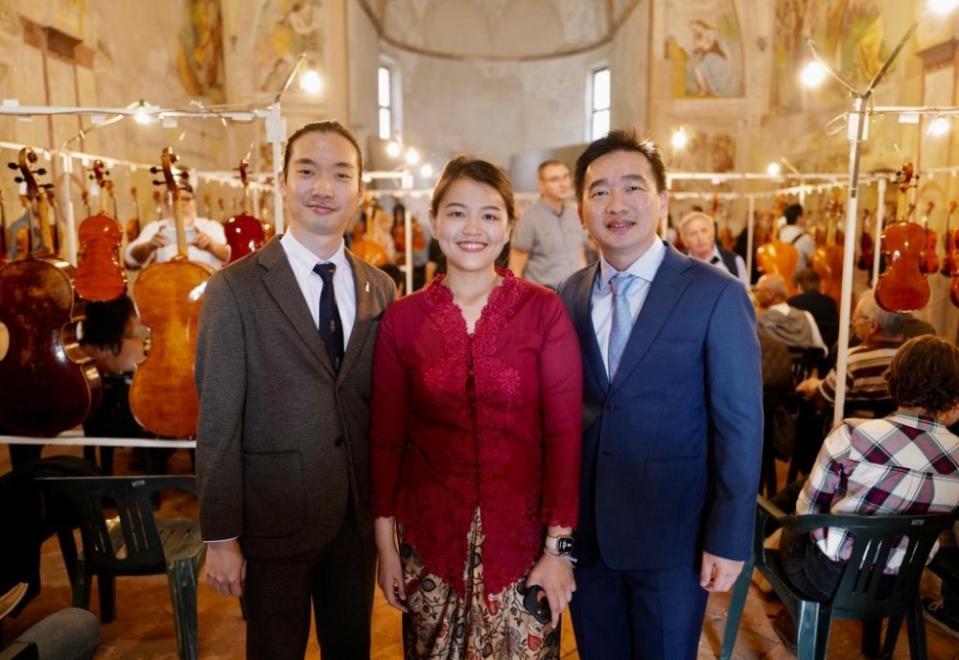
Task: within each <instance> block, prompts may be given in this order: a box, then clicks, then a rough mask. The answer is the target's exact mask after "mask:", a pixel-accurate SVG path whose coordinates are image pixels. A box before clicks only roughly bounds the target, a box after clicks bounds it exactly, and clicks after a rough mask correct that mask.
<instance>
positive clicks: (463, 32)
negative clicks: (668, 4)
mask: <svg viewBox="0 0 959 660" xmlns="http://www.w3.org/2000/svg"><path fill="white" fill-rule="evenodd" d="M358 1H359V3H360V5H361V6H362V7H363V9H364V11H366V13H367V14H368V15H369V17H370V19H371V20H372V21H373V24H374V25H375V26H376V29H377V32H378V33H379V36H380V38H381V39H383V41H385V42H386V43H388V44H391V45H392V46H394V47H396V48H400V49H402V50H406V51H411V52H415V53H420V54H424V55H432V56H434V57H443V58H447V59H457V60H471V59H473V60H514V61H515V60H537V59H548V58H552V57H559V56H562V55H570V54H573V53H578V52H583V51H586V50H590V49H592V48H595V47H597V46H600V45H603V44H605V43H607V42H608V41H610V40H611V39H612V37H613V35H614V34H615V33H616V30H617V29H618V28H619V26H620V25H621V24H622V23H623V22H624V21H625V20H626V19H627V18H628V17H629V15H630V14H631V13H632V11H633V10H634V9H636V7H637V6H638V5H639V4H640V0H592V1H585V0H358Z"/></svg>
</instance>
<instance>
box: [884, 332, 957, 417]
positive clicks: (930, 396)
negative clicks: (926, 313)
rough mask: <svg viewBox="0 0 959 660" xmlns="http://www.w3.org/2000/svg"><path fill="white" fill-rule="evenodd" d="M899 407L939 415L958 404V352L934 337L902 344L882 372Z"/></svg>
mask: <svg viewBox="0 0 959 660" xmlns="http://www.w3.org/2000/svg"><path fill="white" fill-rule="evenodd" d="M886 381H887V382H888V383H889V393H890V394H891V395H892V398H893V399H895V401H896V403H897V404H898V405H899V406H902V407H907V408H923V409H924V410H927V411H928V412H930V413H933V414H935V413H942V412H945V411H947V410H949V409H950V408H952V407H953V406H955V405H956V403H959V348H956V346H955V345H954V344H952V343H950V342H948V341H946V340H945V339H940V338H939V337H936V336H935V335H922V336H920V337H914V338H912V339H910V340H909V341H907V342H906V343H905V344H903V345H902V346H901V347H900V348H899V350H898V351H897V352H896V355H895V357H894V358H893V359H892V362H891V363H890V365H889V370H888V371H887V372H886Z"/></svg>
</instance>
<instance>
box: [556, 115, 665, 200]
mask: <svg viewBox="0 0 959 660" xmlns="http://www.w3.org/2000/svg"><path fill="white" fill-rule="evenodd" d="M614 151H632V152H635V153H638V154H642V156H643V157H644V158H645V159H646V160H647V161H648V162H649V167H650V169H651V170H652V171H653V180H654V181H655V183H656V192H657V193H661V192H663V191H664V190H666V164H665V163H664V162H663V155H662V154H661V153H660V151H659V147H657V146H656V143H655V142H654V141H653V139H652V138H649V137H645V138H640V137H639V136H638V135H637V134H636V131H635V130H634V129H631V130H628V131H610V132H609V134H608V135H606V137H601V138H599V139H598V140H594V141H593V142H592V143H591V144H590V145H589V146H588V147H586V150H585V151H584V152H583V153H581V154H580V155H579V158H577V159H576V168H575V172H574V174H573V181H574V182H575V184H576V200H577V201H578V202H579V203H580V204H582V203H583V193H584V192H585V186H586V168H588V167H589V164H590V163H592V162H593V161H594V160H596V159H597V158H599V157H600V156H605V155H606V154H611V153H613V152H614Z"/></svg>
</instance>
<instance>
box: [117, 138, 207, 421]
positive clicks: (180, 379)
mask: <svg viewBox="0 0 959 660" xmlns="http://www.w3.org/2000/svg"><path fill="white" fill-rule="evenodd" d="M176 160H177V157H176V154H174V153H173V150H172V149H170V147H164V148H163V154H162V157H161V163H162V164H161V168H159V169H158V168H156V167H154V168H152V170H151V171H153V172H154V173H158V172H159V171H161V169H162V172H163V181H162V182H157V184H158V185H166V188H167V190H168V191H169V192H170V193H171V194H172V195H173V211H174V213H173V215H174V219H175V221H176V240H177V255H176V256H175V257H173V259H171V260H170V261H167V262H163V263H157V262H154V263H152V264H150V265H149V266H147V267H146V268H144V269H143V271H142V272H141V273H140V276H139V277H138V278H137V281H136V284H135V285H134V287H133V301H134V302H135V303H136V306H137V309H138V310H139V313H140V320H141V322H142V323H143V325H145V326H147V327H148V328H149V330H150V350H149V352H148V354H147V357H146V359H145V360H144V361H143V362H141V363H140V365H139V366H138V367H137V371H136V374H135V375H134V377H133V384H132V385H131V386H130V411H131V412H132V413H133V416H134V418H136V420H137V423H139V424H140V426H142V427H143V428H145V429H146V430H148V431H151V432H153V433H156V434H157V435H160V436H163V437H167V438H187V437H192V436H194V435H196V418H197V414H198V411H199V399H198V397H197V392H196V385H195V383H194V380H193V362H194V359H195V357H196V332H197V324H198V322H199V318H200V308H201V306H202V305H203V292H204V290H205V289H206V282H207V280H208V279H209V277H210V275H212V274H213V269H212V268H210V267H209V266H207V265H206V264H199V263H196V262H193V261H189V260H188V259H187V254H188V249H189V246H188V245H187V242H186V231H185V229H184V226H183V208H182V205H181V202H180V200H179V195H180V192H179V186H178V185H177V182H176V177H175V176H174V174H173V164H174V163H175V162H176Z"/></svg>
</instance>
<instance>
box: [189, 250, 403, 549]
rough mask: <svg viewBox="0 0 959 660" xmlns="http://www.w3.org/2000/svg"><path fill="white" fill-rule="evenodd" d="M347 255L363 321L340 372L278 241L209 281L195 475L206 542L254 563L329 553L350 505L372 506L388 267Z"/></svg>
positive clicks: (362, 509) (361, 513)
mask: <svg viewBox="0 0 959 660" xmlns="http://www.w3.org/2000/svg"><path fill="white" fill-rule="evenodd" d="M346 257H347V259H348V260H349V262H350V265H351V266H352V270H353V280H354V284H355V287H356V321H355V322H354V324H353V330H352V334H351V335H350V341H349V345H348V346H347V348H346V354H345V356H344V359H343V364H342V366H341V368H340V372H339V374H337V373H335V372H334V371H333V367H332V365H331V363H330V360H329V357H328V356H327V354H326V350H325V347H324V345H323V342H322V340H321V339H320V335H319V333H318V332H317V329H316V326H315V325H314V324H313V318H312V316H311V315H310V311H309V308H308V307H307V304H306V301H305V300H304V299H303V294H302V293H301V291H300V287H299V285H298V284H297V282H296V278H295V277H294V275H293V270H292V268H291V267H290V263H289V261H288V260H287V258H286V253H285V252H284V251H283V247H282V245H280V241H279V238H278V237H277V238H275V239H273V240H272V241H270V243H268V244H267V245H266V246H264V247H263V248H262V249H261V250H260V251H259V252H255V253H253V254H251V255H250V256H248V257H246V258H244V259H241V260H239V261H237V262H236V263H234V264H231V265H230V266H229V267H227V268H224V269H223V270H221V271H219V272H217V273H216V274H215V275H214V276H213V277H212V278H211V279H210V281H209V283H208V285H207V288H206V293H205V300H204V303H203V310H202V313H201V315H200V324H199V332H198V337H197V357H196V383H197V389H198V390H199V394H200V415H199V421H198V430H197V450H196V469H197V485H198V493H199V499H200V526H201V528H202V532H203V538H204V539H205V540H218V539H227V538H233V537H239V539H240V543H241V546H242V548H243V552H244V554H245V555H246V556H248V557H257V558H281V557H291V556H295V555H300V554H304V553H308V552H313V551H317V550H322V549H323V548H324V547H325V546H326V545H327V544H328V543H329V542H330V541H332V540H333V537H334V536H335V535H336V532H337V530H338V529H339V527H340V524H341V523H342V521H343V518H344V514H345V512H346V508H347V496H351V497H352V498H353V508H354V510H355V511H356V512H357V517H358V519H359V521H360V525H361V529H363V530H364V531H365V530H367V529H369V528H371V525H372V522H371V519H370V514H369V511H370V506H369V493H370V486H369V446H368V440H367V433H368V430H369V417H370V377H371V369H372V359H373V346H374V344H375V343H376V331H377V327H378V325H379V320H380V316H381V315H382V313H383V310H384V309H386V306H387V305H389V303H390V302H392V300H393V299H394V297H395V296H396V288H395V286H394V284H393V281H392V280H391V279H390V278H389V276H388V275H386V274H385V273H384V272H382V271H381V270H379V269H377V268H374V267H373V266H370V265H369V264H368V263H366V262H365V261H363V260H361V259H358V258H356V257H354V256H353V255H352V254H350V252H349V251H347V252H346Z"/></svg>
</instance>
